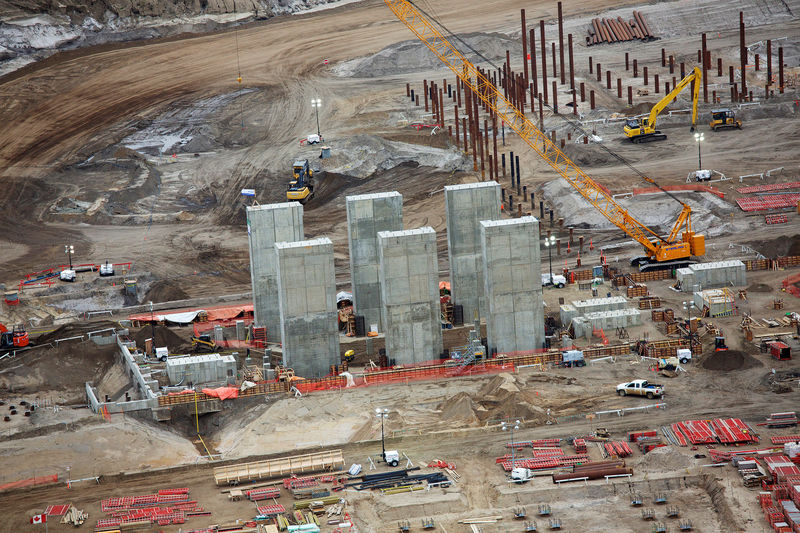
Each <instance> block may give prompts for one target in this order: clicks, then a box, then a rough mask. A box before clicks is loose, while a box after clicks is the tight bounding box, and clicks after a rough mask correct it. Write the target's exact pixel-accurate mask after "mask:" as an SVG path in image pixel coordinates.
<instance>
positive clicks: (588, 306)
mask: <svg viewBox="0 0 800 533" xmlns="http://www.w3.org/2000/svg"><path fill="white" fill-rule="evenodd" d="M572 305H573V307H574V308H575V310H576V311H577V313H578V315H581V316H583V315H586V313H594V312H597V311H613V310H615V309H625V308H626V307H627V306H628V300H627V298H625V297H624V296H611V297H609V298H591V299H589V300H574V301H573V302H572Z"/></svg>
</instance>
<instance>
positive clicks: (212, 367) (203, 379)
mask: <svg viewBox="0 0 800 533" xmlns="http://www.w3.org/2000/svg"><path fill="white" fill-rule="evenodd" d="M166 368H167V377H168V378H169V382H170V384H172V385H175V384H177V383H181V382H183V383H184V384H187V383H195V384H202V383H217V382H222V381H226V380H227V379H228V376H229V375H231V376H235V375H236V360H235V359H234V358H233V356H232V355H226V356H221V355H220V354H218V353H212V354H203V355H190V356H186V357H170V358H169V359H167V363H166Z"/></svg>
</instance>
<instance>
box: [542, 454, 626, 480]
mask: <svg viewBox="0 0 800 533" xmlns="http://www.w3.org/2000/svg"><path fill="white" fill-rule="evenodd" d="M629 474H633V469H632V468H628V467H626V466H625V461H622V460H621V459H619V460H613V461H596V462H591V463H583V464H581V465H575V466H574V467H573V469H572V472H565V473H557V474H553V483H565V482H570V481H583V480H585V479H601V478H604V477H606V476H625V475H629Z"/></svg>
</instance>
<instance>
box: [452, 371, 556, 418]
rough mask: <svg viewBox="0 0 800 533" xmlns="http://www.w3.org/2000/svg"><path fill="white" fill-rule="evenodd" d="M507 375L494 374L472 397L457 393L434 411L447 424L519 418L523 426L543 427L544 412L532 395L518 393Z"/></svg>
mask: <svg viewBox="0 0 800 533" xmlns="http://www.w3.org/2000/svg"><path fill="white" fill-rule="evenodd" d="M518 385H519V383H518V382H517V380H516V378H515V377H514V376H512V375H511V374H506V373H503V374H498V375H497V376H495V377H494V378H492V379H491V380H490V381H489V382H488V383H486V384H485V385H484V386H483V387H482V388H481V390H480V391H478V393H477V394H475V395H470V394H468V393H466V392H460V393H458V394H456V395H455V396H453V397H451V398H448V399H447V400H445V401H444V402H442V403H441V404H439V406H438V409H439V410H440V411H441V412H442V417H443V418H445V419H447V420H448V421H449V422H451V423H452V422H461V423H466V424H473V423H475V422H481V423H482V422H485V421H487V420H500V419H503V418H519V419H521V420H525V421H526V422H534V423H543V422H545V421H546V420H547V410H546V409H544V408H542V407H540V406H538V405H535V404H534V403H533V402H534V401H536V395H535V392H532V391H526V390H521V389H520V388H519V386H518Z"/></svg>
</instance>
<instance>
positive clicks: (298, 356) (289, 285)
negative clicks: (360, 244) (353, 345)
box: [275, 237, 341, 378]
mask: <svg viewBox="0 0 800 533" xmlns="http://www.w3.org/2000/svg"><path fill="white" fill-rule="evenodd" d="M275 255H276V258H277V263H278V302H279V304H280V317H281V343H282V345H283V364H284V365H285V366H287V367H289V368H293V369H294V372H295V374H296V375H298V376H302V377H307V378H312V377H318V376H324V375H326V374H327V373H328V372H329V371H330V366H331V365H335V364H338V363H339V362H340V360H341V356H340V352H339V326H338V312H337V310H336V275H335V271H334V267H333V243H332V242H331V240H330V239H328V238H327V237H322V238H319V239H312V240H308V241H298V242H278V243H275Z"/></svg>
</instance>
